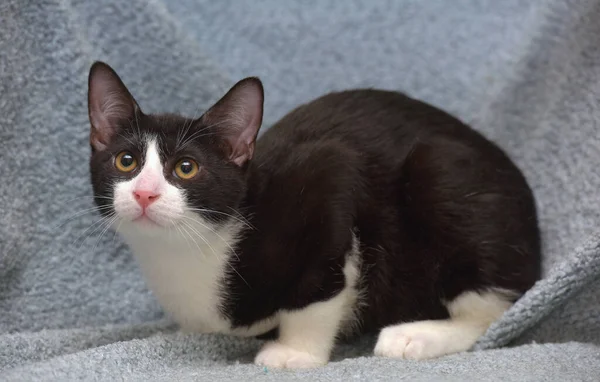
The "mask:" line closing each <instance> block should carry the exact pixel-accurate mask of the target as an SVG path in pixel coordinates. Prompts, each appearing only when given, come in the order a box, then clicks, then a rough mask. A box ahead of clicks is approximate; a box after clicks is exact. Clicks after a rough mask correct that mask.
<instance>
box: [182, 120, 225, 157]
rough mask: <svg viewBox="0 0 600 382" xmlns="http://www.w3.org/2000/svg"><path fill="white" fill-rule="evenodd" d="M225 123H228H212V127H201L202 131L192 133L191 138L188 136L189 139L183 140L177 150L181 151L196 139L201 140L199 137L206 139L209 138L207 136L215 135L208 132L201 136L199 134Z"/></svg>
mask: <svg viewBox="0 0 600 382" xmlns="http://www.w3.org/2000/svg"><path fill="white" fill-rule="evenodd" d="M225 123H228V121H221V122H219V123H213V124H212V125H209V126H205V127H203V128H202V129H199V130H198V131H195V132H194V133H193V134H192V135H191V136H189V137H188V138H187V139H186V140H185V141H184V142H183V143H182V144H181V145H180V146H179V149H180V150H181V149H184V148H185V146H187V145H188V144H189V143H191V142H192V141H193V140H194V139H198V138H201V137H207V136H209V135H212V134H215V133H214V132H209V133H206V134H202V135H201V133H203V132H204V131H206V130H209V129H212V128H214V127H217V126H221V125H223V124H225Z"/></svg>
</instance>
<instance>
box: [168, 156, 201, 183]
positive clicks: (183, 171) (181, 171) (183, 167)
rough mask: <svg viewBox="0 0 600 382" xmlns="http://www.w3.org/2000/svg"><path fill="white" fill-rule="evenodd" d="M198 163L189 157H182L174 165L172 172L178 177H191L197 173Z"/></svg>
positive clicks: (185, 178)
mask: <svg viewBox="0 0 600 382" xmlns="http://www.w3.org/2000/svg"><path fill="white" fill-rule="evenodd" d="M198 170H199V168H198V163H196V162H194V161H193V160H191V159H182V160H180V161H179V162H177V164H176V165H175V169H174V171H173V172H174V173H175V176H177V177H178V178H179V179H184V180H187V179H192V178H193V177H194V176H196V174H197V173H198Z"/></svg>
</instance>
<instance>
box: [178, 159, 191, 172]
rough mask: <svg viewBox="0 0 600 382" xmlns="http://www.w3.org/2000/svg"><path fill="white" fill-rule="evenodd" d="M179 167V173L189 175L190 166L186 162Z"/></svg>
mask: <svg viewBox="0 0 600 382" xmlns="http://www.w3.org/2000/svg"><path fill="white" fill-rule="evenodd" d="M179 167H180V169H181V172H183V173H184V174H189V173H190V172H192V170H193V166H192V164H191V163H190V162H188V161H185V162H183V163H181V166H179Z"/></svg>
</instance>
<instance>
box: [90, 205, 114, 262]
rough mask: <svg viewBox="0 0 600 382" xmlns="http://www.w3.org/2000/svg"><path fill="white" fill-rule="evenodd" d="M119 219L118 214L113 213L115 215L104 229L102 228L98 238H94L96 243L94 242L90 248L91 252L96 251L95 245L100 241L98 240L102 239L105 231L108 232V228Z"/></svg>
mask: <svg viewBox="0 0 600 382" xmlns="http://www.w3.org/2000/svg"><path fill="white" fill-rule="evenodd" d="M118 219H119V216H118V215H117V214H115V217H113V218H112V219H111V220H110V221H109V222H108V223H107V224H106V225H105V226H104V229H103V230H102V232H101V233H100V235H99V236H98V240H96V244H94V247H93V248H92V253H94V252H95V251H96V247H98V244H99V243H100V241H102V237H103V236H104V235H105V234H106V232H108V229H109V228H110V227H111V226H112V225H113V224H114V223H115V222H116V221H117V220H118Z"/></svg>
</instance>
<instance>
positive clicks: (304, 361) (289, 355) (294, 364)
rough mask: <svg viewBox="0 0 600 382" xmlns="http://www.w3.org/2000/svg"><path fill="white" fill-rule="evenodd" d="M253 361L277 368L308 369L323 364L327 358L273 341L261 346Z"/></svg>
mask: <svg viewBox="0 0 600 382" xmlns="http://www.w3.org/2000/svg"><path fill="white" fill-rule="evenodd" d="M254 363H255V364H257V365H261V366H267V367H272V368H277V369H309V368H315V367H319V366H323V365H325V364H326V363H327V360H326V359H320V358H319V357H317V356H314V355H312V354H310V353H307V352H304V351H301V350H296V349H294V348H291V347H289V346H287V345H284V344H282V343H279V342H276V341H274V342H267V343H266V344H265V345H264V346H263V348H262V349H261V350H260V351H259V352H258V355H257V356H256V358H255V359H254Z"/></svg>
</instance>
